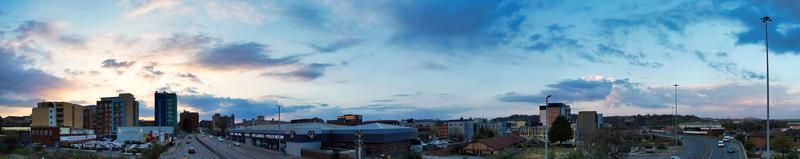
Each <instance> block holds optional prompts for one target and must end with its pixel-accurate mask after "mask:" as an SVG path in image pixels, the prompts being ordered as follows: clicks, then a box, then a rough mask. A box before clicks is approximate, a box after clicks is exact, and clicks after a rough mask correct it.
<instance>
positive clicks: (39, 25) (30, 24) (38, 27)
mask: <svg viewBox="0 0 800 159" xmlns="http://www.w3.org/2000/svg"><path fill="white" fill-rule="evenodd" d="M14 32H15V33H17V34H18V35H17V40H27V39H30V38H31V37H33V36H36V35H46V36H55V35H58V31H57V29H56V26H55V24H53V23H47V22H40V21H24V22H22V24H20V25H19V26H18V27H17V28H16V29H14Z"/></svg>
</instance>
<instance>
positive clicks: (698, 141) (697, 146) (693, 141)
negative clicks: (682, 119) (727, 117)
mask: <svg viewBox="0 0 800 159" xmlns="http://www.w3.org/2000/svg"><path fill="white" fill-rule="evenodd" d="M720 140H721V139H720V138H718V137H712V136H705V135H684V136H683V140H682V141H683V143H684V148H683V150H682V151H681V153H680V154H679V156H680V157H681V158H703V159H742V157H744V156H743V155H742V148H741V146H739V144H738V142H736V141H730V142H725V147H717V143H718V142H719V141H720ZM728 146H733V147H734V148H736V152H734V153H728V152H727V148H726V147H728Z"/></svg>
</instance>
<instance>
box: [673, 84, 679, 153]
mask: <svg viewBox="0 0 800 159" xmlns="http://www.w3.org/2000/svg"><path fill="white" fill-rule="evenodd" d="M672 86H675V116H672V118H673V120H675V139H673V140H675V146H678V84H674V85H672Z"/></svg>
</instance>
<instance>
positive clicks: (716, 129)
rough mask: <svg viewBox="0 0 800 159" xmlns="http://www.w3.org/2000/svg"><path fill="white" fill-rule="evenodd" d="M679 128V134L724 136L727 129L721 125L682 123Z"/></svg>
mask: <svg viewBox="0 0 800 159" xmlns="http://www.w3.org/2000/svg"><path fill="white" fill-rule="evenodd" d="M678 128H679V129H678V130H680V132H679V133H684V134H702V135H722V134H723V133H724V132H725V128H724V127H722V125H721V124H719V123H702V122H693V123H682V124H680V125H678Z"/></svg>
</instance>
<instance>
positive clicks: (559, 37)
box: [524, 24, 583, 52]
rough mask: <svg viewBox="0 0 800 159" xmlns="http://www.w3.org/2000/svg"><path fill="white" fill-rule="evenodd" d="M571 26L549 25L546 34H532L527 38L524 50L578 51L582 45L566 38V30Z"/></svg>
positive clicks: (571, 26)
mask: <svg viewBox="0 0 800 159" xmlns="http://www.w3.org/2000/svg"><path fill="white" fill-rule="evenodd" d="M573 27H574V26H573V25H561V24H551V25H549V26H547V27H546V30H547V32H545V33H544V34H539V33H537V34H533V35H531V36H529V37H528V39H527V40H528V43H529V44H527V46H525V47H524V48H525V49H526V50H529V51H539V52H545V51H549V50H550V49H554V48H565V49H573V50H574V49H580V48H583V44H581V43H579V42H578V40H576V39H573V38H570V37H567V36H566V32H567V30H569V29H571V28H573Z"/></svg>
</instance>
